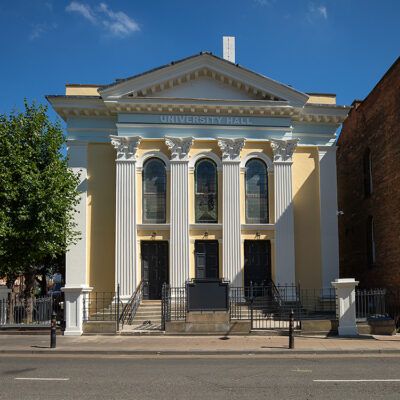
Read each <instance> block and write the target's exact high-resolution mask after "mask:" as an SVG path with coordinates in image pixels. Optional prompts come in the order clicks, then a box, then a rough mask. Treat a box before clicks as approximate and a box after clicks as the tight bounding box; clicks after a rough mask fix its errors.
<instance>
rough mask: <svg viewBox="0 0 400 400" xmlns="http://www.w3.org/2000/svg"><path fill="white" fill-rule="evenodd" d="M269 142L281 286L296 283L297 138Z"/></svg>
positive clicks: (277, 257) (278, 272) (276, 265)
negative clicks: (294, 181)
mask: <svg viewBox="0 0 400 400" xmlns="http://www.w3.org/2000/svg"><path fill="white" fill-rule="evenodd" d="M270 142H271V147H272V150H273V152H274V192H275V193H274V195H275V196H274V197H275V280H276V283H277V284H278V285H284V284H294V283H295V282H296V274H295V254H294V214H293V187H292V164H293V152H294V150H295V149H296V146H297V142H298V139H290V140H281V139H270Z"/></svg>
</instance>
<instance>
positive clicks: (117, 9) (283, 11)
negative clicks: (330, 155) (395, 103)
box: [0, 0, 400, 118]
mask: <svg viewBox="0 0 400 400" xmlns="http://www.w3.org/2000/svg"><path fill="white" fill-rule="evenodd" d="M399 17H400V1H399V0H381V1H376V0H373V1H372V0H313V1H308V0H213V1H211V0H202V1H196V2H195V1H189V0H187V1H183V0H170V1H162V0H157V1H155V0H141V1H139V0H120V1H118V0H106V1H92V0H83V1H81V0H76V1H75V0H74V1H71V0H68V1H64V0H12V1H10V0H0V45H1V46H0V48H1V62H0V76H1V78H0V79H1V92H0V113H8V112H10V111H11V110H12V108H13V107H14V106H17V107H18V108H22V106H23V99H24V97H27V98H28V99H29V100H33V99H35V100H36V101H39V102H43V103H46V100H45V98H44V96H45V95H46V94H64V90H65V89H64V84H65V83H95V84H108V83H111V82H112V81H114V79H115V78H124V77H127V76H130V75H134V74H137V73H141V72H144V71H146V70H148V69H151V68H155V67H157V66H160V65H163V64H166V63H169V62H170V61H173V60H177V59H180V58H184V57H187V56H189V55H193V54H195V53H198V52H200V51H205V50H207V51H211V52H213V53H214V54H217V55H219V56H222V36H223V35H232V36H235V37H236V62H238V63H239V64H241V65H243V66H245V67H247V68H250V69H252V70H254V71H256V72H259V73H261V74H264V75H266V76H269V77H271V78H273V79H275V80H278V81H280V82H283V83H286V84H290V85H292V86H293V87H295V88H296V89H298V90H302V91H305V92H327V93H337V95H338V96H337V101H338V103H340V104H351V102H352V101H353V99H354V98H364V97H365V96H366V95H367V94H368V93H369V91H370V90H371V89H372V88H373V87H374V86H375V84H376V83H377V82H378V80H379V79H380V78H381V76H382V75H383V74H384V73H385V72H386V70H387V69H388V68H389V67H390V65H391V64H392V63H393V62H394V61H395V60H396V58H397V57H398V56H399V53H400V52H399V43H400V23H399ZM51 115H52V117H53V118H54V113H51Z"/></svg>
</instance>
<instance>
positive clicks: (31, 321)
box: [0, 293, 64, 327]
mask: <svg viewBox="0 0 400 400" xmlns="http://www.w3.org/2000/svg"><path fill="white" fill-rule="evenodd" d="M53 310H54V311H55V313H56V316H57V321H58V323H59V324H61V325H62V324H63V321H64V298H63V295H57V296H53V295H48V296H33V297H30V298H24V297H20V296H18V295H15V294H11V293H10V294H9V295H8V297H7V299H4V300H0V326H2V327H13V326H26V327H35V326H50V324H51V314H52V312H53Z"/></svg>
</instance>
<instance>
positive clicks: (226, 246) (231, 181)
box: [217, 138, 245, 287]
mask: <svg viewBox="0 0 400 400" xmlns="http://www.w3.org/2000/svg"><path fill="white" fill-rule="evenodd" d="M217 140H218V146H219V147H220V149H221V151H222V177H223V178H222V237H223V245H222V271H223V277H224V278H225V279H227V280H229V281H230V282H231V284H232V286H236V287H241V286H242V285H243V279H242V255H241V248H242V243H241V230H240V229H241V225H240V152H241V151H242V149H243V146H244V143H245V139H243V138H238V139H225V138H219V139H217Z"/></svg>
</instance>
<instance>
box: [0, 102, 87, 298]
mask: <svg viewBox="0 0 400 400" xmlns="http://www.w3.org/2000/svg"><path fill="white" fill-rule="evenodd" d="M65 140H66V138H65V135H64V133H63V130H62V127H61V124H60V122H59V121H57V122H55V123H53V122H52V121H50V120H49V117H48V115H47V107H46V106H43V105H36V104H35V103H34V102H33V103H32V104H28V102H27V101H26V100H25V111H24V112H19V111H17V110H15V111H13V112H12V113H10V114H9V115H5V114H1V115H0V275H1V276H5V277H6V278H7V281H10V282H13V281H14V280H15V278H16V277H17V276H18V275H19V274H23V275H24V276H25V281H26V287H25V294H26V295H30V294H31V293H32V289H33V285H34V281H35V276H36V274H37V272H38V271H37V268H38V267H39V268H41V271H40V273H41V274H44V273H47V272H46V271H47V269H48V268H47V269H46V267H45V266H49V268H50V267H52V266H55V265H59V260H60V258H61V257H62V255H63V254H65V252H66V249H67V247H68V246H69V245H71V244H73V243H75V242H76V240H77V239H78V237H79V232H77V230H76V225H75V223H74V220H73V213H74V211H75V208H76V205H77V203H78V196H79V193H78V191H77V187H78V184H79V177H77V176H76V175H75V174H74V173H73V172H72V170H71V169H70V168H68V159H67V157H66V156H65V155H64V154H63V148H64V146H65ZM43 268H44V270H43Z"/></svg>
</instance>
